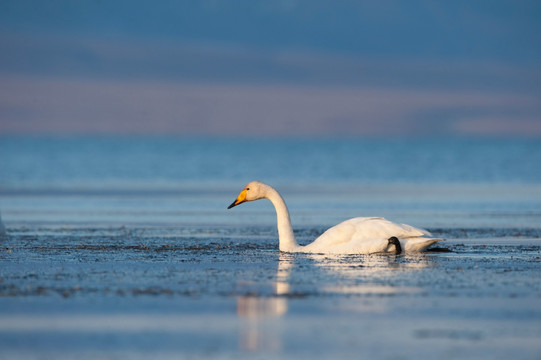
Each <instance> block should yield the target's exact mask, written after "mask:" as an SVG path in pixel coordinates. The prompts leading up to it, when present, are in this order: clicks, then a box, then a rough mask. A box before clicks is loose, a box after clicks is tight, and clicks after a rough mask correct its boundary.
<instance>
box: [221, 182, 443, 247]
mask: <svg viewBox="0 0 541 360" xmlns="http://www.w3.org/2000/svg"><path fill="white" fill-rule="evenodd" d="M260 199H269V200H270V201H271V202H272V204H273V205H274V208H275V209H276V217H277V225H278V237H279V241H280V244H279V248H280V251H284V252H298V253H321V254H374V253H394V252H396V248H395V246H394V245H392V244H391V243H390V242H389V238H391V237H393V236H394V237H396V238H398V240H399V241H400V245H401V247H402V250H403V251H405V252H410V253H411V252H422V251H424V250H426V249H427V248H428V247H429V246H430V245H432V244H434V243H436V242H438V241H441V239H435V238H432V237H431V236H432V235H431V234H430V233H429V232H428V231H426V230H423V229H418V228H415V227H413V226H410V225H406V224H397V223H394V222H392V221H389V220H387V219H384V218H382V217H358V218H353V219H349V220H346V221H344V222H342V223H340V224H338V225H335V226H333V227H331V228H330V229H328V230H327V231H325V232H324V233H323V234H321V236H320V237H318V238H317V239H316V240H314V242H312V243H311V244H308V245H306V246H301V245H299V244H298V243H297V241H296V240H295V236H294V235H293V228H292V226H291V219H290V217H289V210H288V209H287V206H286V203H285V202H284V199H283V198H282V196H281V195H280V194H279V193H278V191H276V190H275V189H274V188H273V187H271V186H269V185H267V184H264V183H262V182H259V181H252V182H250V183H249V184H248V185H246V187H245V188H244V189H243V190H242V191H241V192H240V194H239V196H238V197H237V199H236V200H235V201H234V202H233V203H232V204H231V205H229V207H228V209H231V208H232V207H234V206H237V205H239V204H242V203H244V202H247V201H254V200H260Z"/></svg>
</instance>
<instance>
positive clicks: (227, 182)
mask: <svg viewBox="0 0 541 360" xmlns="http://www.w3.org/2000/svg"><path fill="white" fill-rule="evenodd" d="M539 163H541V142H540V141H536V140H520V141H518V140H471V139H468V140H465V139H455V140H392V139H391V140H306V139H304V140H293V139H290V140H272V139H263V140H242V139H241V140H233V139H230V140H224V139H220V140H217V139H195V140H193V139H182V138H128V137H126V138H51V139H43V138H28V137H24V138H23V137H21V138H0V165H1V171H0V213H1V216H2V220H3V222H4V224H5V226H6V229H7V235H6V236H3V237H2V240H1V244H0V245H1V252H0V358H10V359H12V358H15V359H16V358H55V359H56V358H66V359H67V358H149V357H152V358H179V357H188V358H218V357H219V358H250V359H251V358H253V357H254V356H255V357H263V358H300V357H304V358H308V357H310V358H322V359H323V358H330V357H337V358H355V359H357V358H359V356H361V357H363V356H364V357H366V358H427V359H429V358H434V357H442V358H450V359H452V358H457V359H464V358H472V359H473V358H476V359H477V358H490V359H495V358H496V359H497V358H501V359H507V358H517V359H538V358H539V357H540V356H541V345H540V342H539V339H540V338H541V305H540V304H541V282H540V281H539V279H540V278H541V240H540V239H541V167H540V166H538V164H539ZM253 179H259V180H263V181H266V182H268V183H270V184H272V185H273V186H275V187H276V188H277V189H278V190H279V191H280V192H281V193H282V195H283V196H284V198H285V199H286V202H287V203H288V205H289V207H290V211H291V214H292V221H293V225H294V228H295V234H296V236H297V238H298V240H299V242H301V243H303V244H306V243H309V242H310V241H312V240H313V239H314V238H315V237H317V236H318V235H319V234H320V233H321V232H322V231H323V230H324V229H326V228H327V227H328V226H331V225H334V224H336V223H338V222H340V221H342V220H345V219H348V218H351V217H355V216H385V217H387V218H389V219H391V220H395V221H399V222H405V223H409V224H412V225H416V226H420V227H424V228H427V229H428V230H430V231H432V232H433V233H434V234H435V235H437V236H439V237H443V238H445V239H446V242H445V244H443V245H442V246H443V247H444V248H446V249H449V250H451V252H434V253H428V254H423V255H418V256H406V255H400V256H375V255H372V256H336V257H330V256H324V255H303V254H283V253H279V251H278V240H277V233H276V229H275V214H274V211H273V209H272V206H271V204H270V203H268V202H263V201H261V202H256V203H249V204H244V205H242V206H239V207H236V208H234V209H232V210H226V207H227V205H229V204H230V203H231V201H232V200H233V199H234V198H235V197H236V195H237V194H238V192H239V191H240V190H241V189H242V187H243V186H244V185H245V183H247V182H248V181H250V180H253Z"/></svg>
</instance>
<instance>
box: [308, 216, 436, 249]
mask: <svg viewBox="0 0 541 360" xmlns="http://www.w3.org/2000/svg"><path fill="white" fill-rule="evenodd" d="M392 236H395V237H397V238H398V239H399V240H400V243H401V245H402V248H403V249H404V251H407V252H416V251H424V250H425V249H426V248H427V247H429V246H430V245H432V244H433V243H435V242H437V241H440V240H439V239H432V238H430V236H432V235H431V234H430V233H429V232H428V231H426V230H423V229H418V228H415V227H413V226H410V225H406V224H397V223H394V222H392V221H389V220H387V219H385V218H381V217H357V218H353V219H349V220H346V221H344V222H342V223H340V224H338V225H336V226H333V227H331V228H330V229H328V230H327V231H325V232H324V233H323V234H321V236H320V237H318V238H317V239H316V240H315V241H314V242H313V243H311V244H309V245H307V246H305V247H304V248H303V250H304V251H307V252H313V253H317V252H321V253H342V254H371V253H378V252H385V251H386V249H387V246H388V239H389V238H390V237H392Z"/></svg>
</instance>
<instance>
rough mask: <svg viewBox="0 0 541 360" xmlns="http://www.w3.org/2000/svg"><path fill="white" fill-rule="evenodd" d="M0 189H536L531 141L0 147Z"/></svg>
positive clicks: (6, 142) (49, 141) (74, 142)
mask: <svg viewBox="0 0 541 360" xmlns="http://www.w3.org/2000/svg"><path fill="white" fill-rule="evenodd" d="M0 156H1V158H0V159H1V160H0V161H1V168H2V171H1V173H0V187H2V188H3V189H6V188H7V189H12V188H19V187H31V188H40V187H57V186H70V187H74V186H98V187H106V186H111V185H120V186H134V185H145V186H150V187H154V188H158V187H160V186H163V185H177V186H178V185H182V184H184V183H186V182H210V183H213V184H221V183H223V182H239V181H240V182H243V181H247V180H251V179H254V178H257V179H262V180H266V181H269V182H278V183H301V184H303V183H326V184H332V183H344V182H349V183H378V184H379V183H416V184H417V183H425V184H430V183H482V184H485V183H488V184H492V183H535V184H539V183H541V167H540V166H539V164H540V163H541V141H540V140H503V139H498V140H480V139H411V140H396V139H391V140H361V139H355V140H353V139H349V140H325V139H320V140H308V139H287V140H283V139H282V140H280V139H256V140H249V139H240V140H238V139H225V140H224V139H188V138H151V137H148V138H144V137H104V138H89V137H74V138H32V137H15V138H9V137H3V138H0Z"/></svg>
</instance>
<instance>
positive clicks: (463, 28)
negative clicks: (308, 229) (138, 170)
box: [0, 0, 541, 137]
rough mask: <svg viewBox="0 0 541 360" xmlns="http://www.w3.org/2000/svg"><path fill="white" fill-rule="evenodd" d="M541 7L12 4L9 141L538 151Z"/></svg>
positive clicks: (0, 118)
mask: <svg viewBox="0 0 541 360" xmlns="http://www.w3.org/2000/svg"><path fill="white" fill-rule="evenodd" d="M540 18H541V4H540V3H539V2H538V1H519V2H517V1H510V0H494V1H481V2H471V1H466V0H458V1H444V2H433V1H427V0H414V1H408V2H403V1H360V2H359V1H323V0H273V1H264V0H244V1H234V2H230V1H217V0H201V1H160V2H154V1H142V0H133V1H124V0H112V1H100V0H82V1H76V2H73V1H64V0H50V1H35V0H34V1H33V0H13V1H12V0H3V1H2V2H1V3H0V134H2V135H10V134H47V135H51V134H54V135H59V134H130V135H132V134H167V135H171V134H175V135H205V136H207V135H213V136H217V135H219V136H222V135H228V136H241V137H253V136H258V137H261V136H299V135H300V136H321V135H325V136H328V135H334V136H343V135H346V136H357V137H359V136H361V137H366V136H371V137H374V136H376V137H389V136H393V137H397V136H400V137H404V136H491V137H508V136H513V137H539V136H541V116H540V114H541V101H540V95H541V67H540V64H541V22H540V21H539V19H540Z"/></svg>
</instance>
